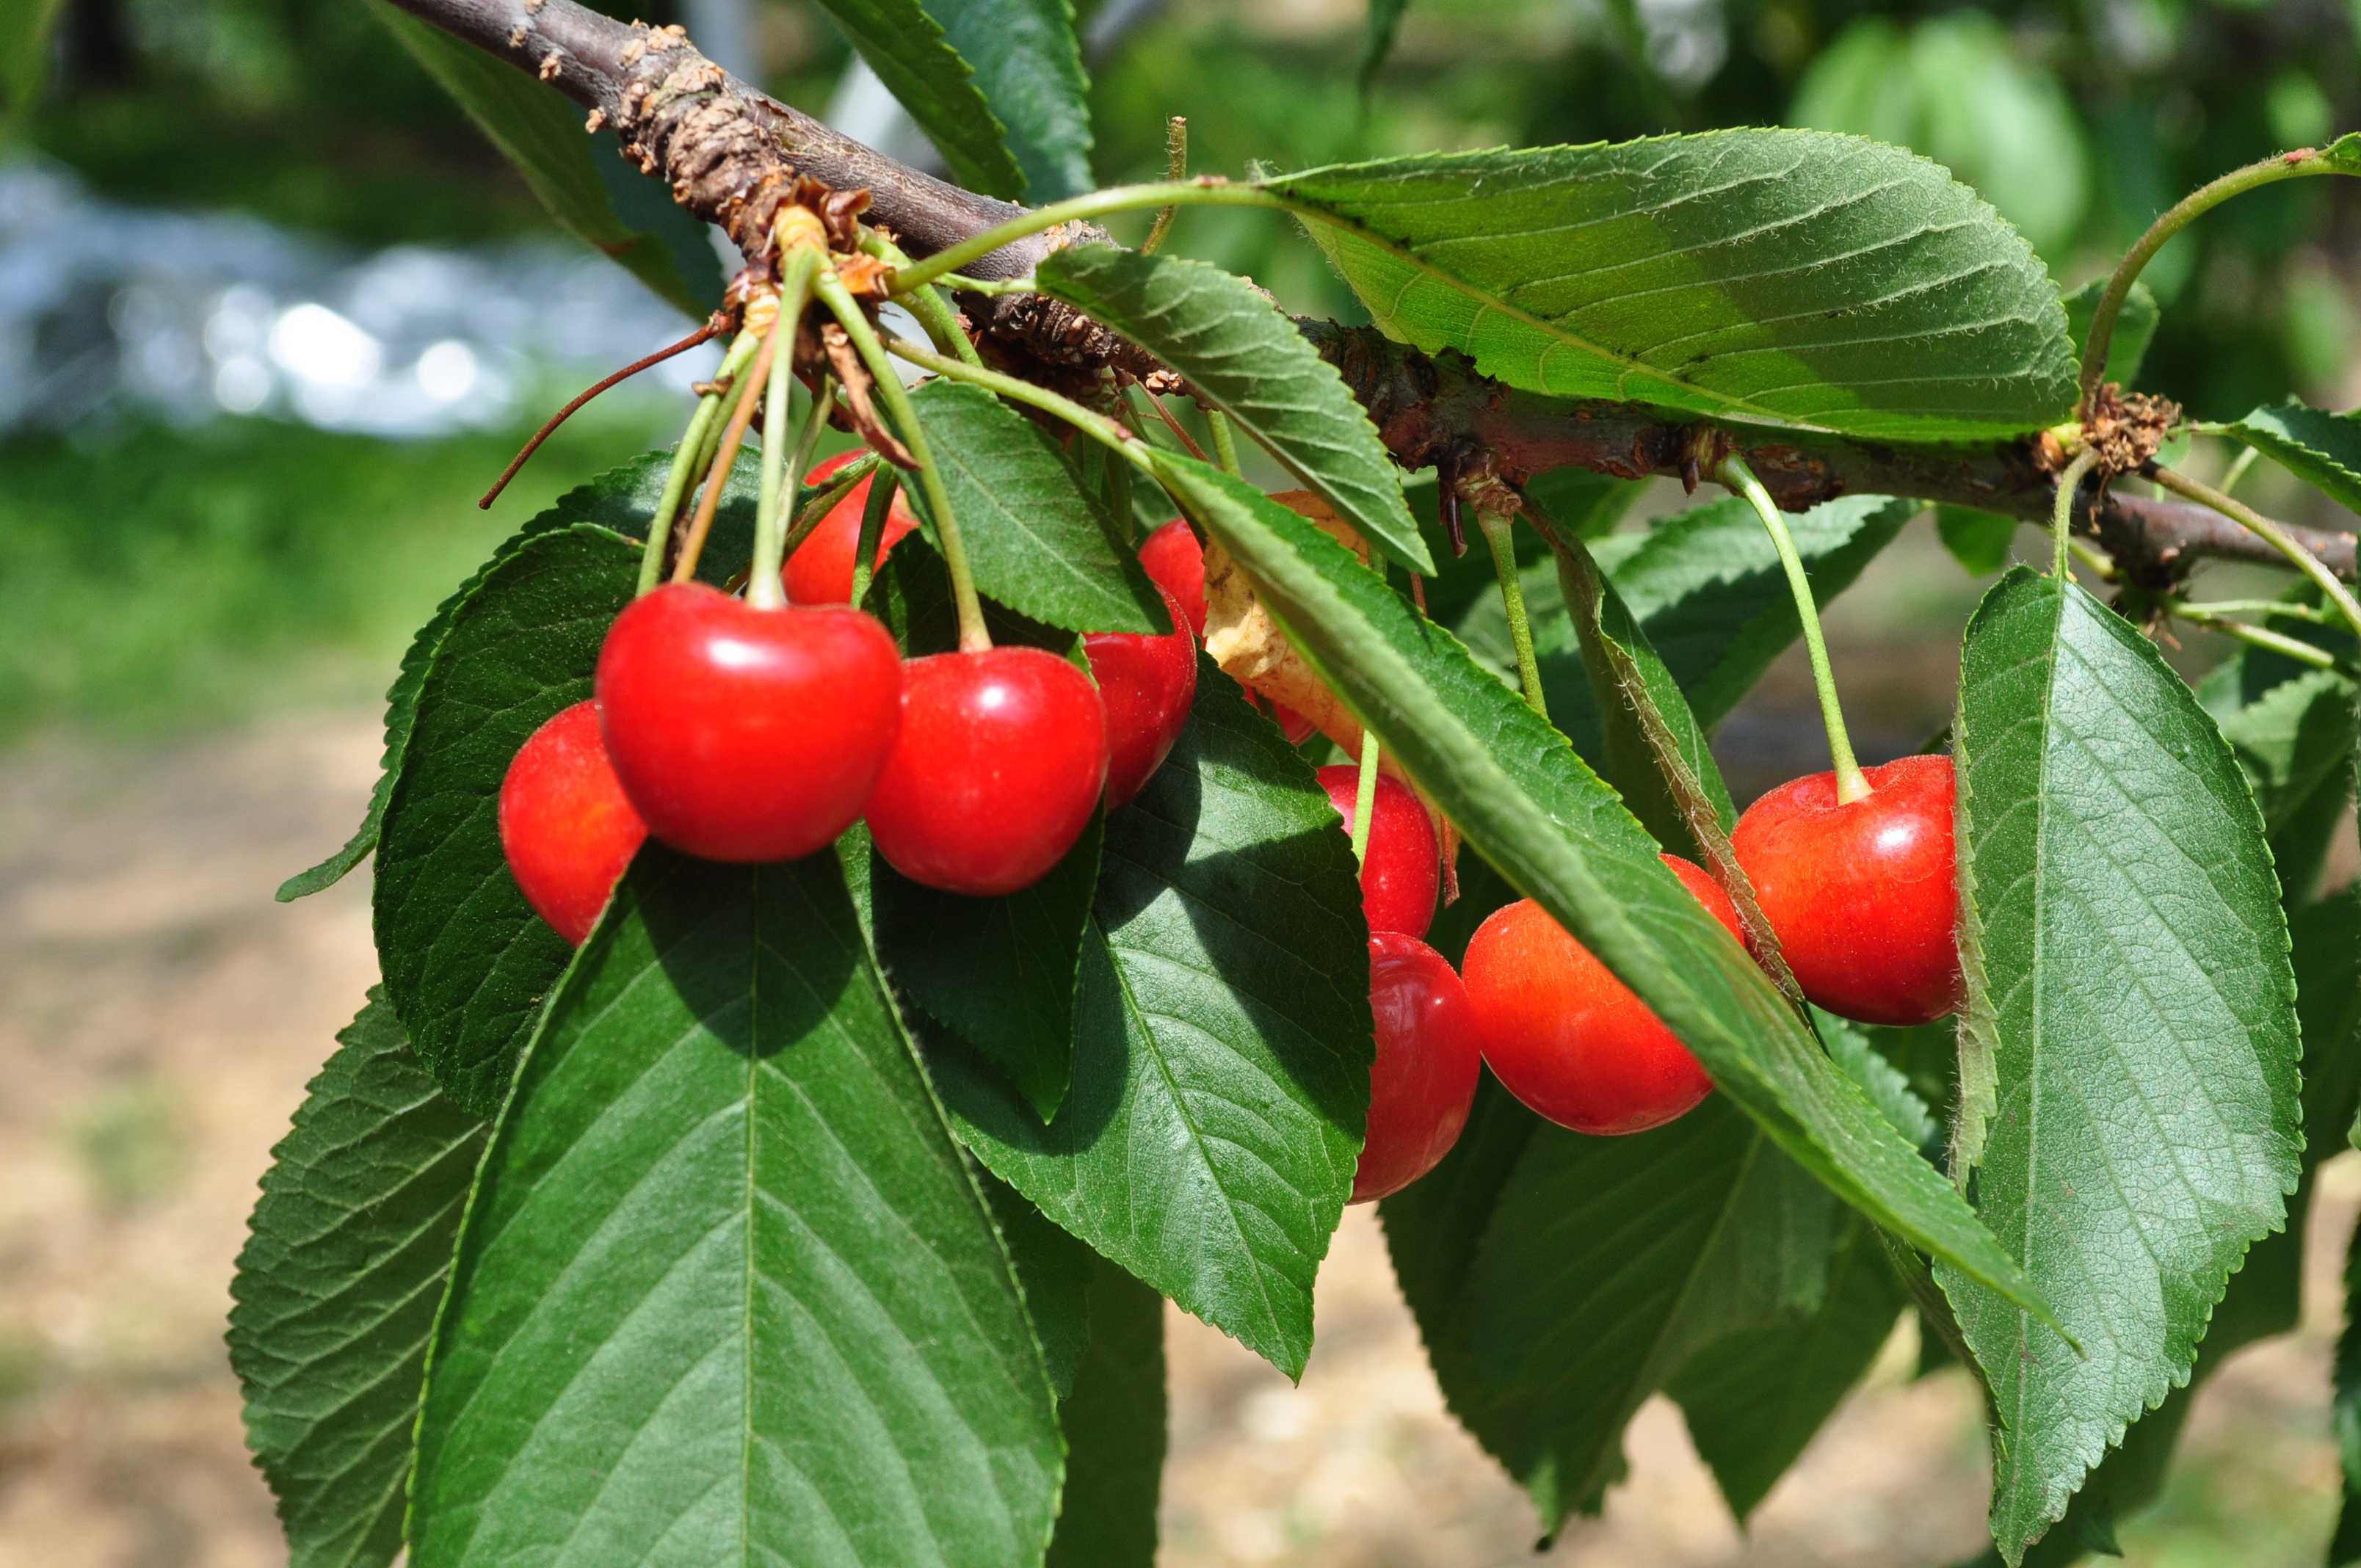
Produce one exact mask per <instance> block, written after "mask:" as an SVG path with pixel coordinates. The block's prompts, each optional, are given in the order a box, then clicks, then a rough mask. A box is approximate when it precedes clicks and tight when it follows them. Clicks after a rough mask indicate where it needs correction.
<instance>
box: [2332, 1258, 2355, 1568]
mask: <svg viewBox="0 0 2361 1568" xmlns="http://www.w3.org/2000/svg"><path fill="white" fill-rule="evenodd" d="M2335 1389H2336V1397H2335V1399H2334V1403H2333V1404H2332V1405H2331V1406H2330V1407H2329V1417H2330V1420H2331V1422H2332V1423H2333V1425H2334V1428H2335V1431H2336V1457H2337V1459H2338V1461H2339V1463H2340V1465H2341V1467H2342V1469H2343V1471H2344V1474H2345V1494H2344V1498H2343V1500H2342V1501H2341V1502H2340V1503H2339V1504H2338V1506H2337V1511H2336V1534H2335V1536H2334V1539H2332V1540H2331V1541H2329V1544H2328V1562H2329V1564H2330V1568H2345V1564H2346V1563H2361V1230H2356V1232H2355V1237H2354V1239H2353V1240H2352V1241H2351V1242H2349V1243H2347V1244H2346V1245H2345V1332H2344V1333H2343V1334H2341V1335H2339V1336H2338V1338H2337V1341H2336V1372H2335Z"/></svg>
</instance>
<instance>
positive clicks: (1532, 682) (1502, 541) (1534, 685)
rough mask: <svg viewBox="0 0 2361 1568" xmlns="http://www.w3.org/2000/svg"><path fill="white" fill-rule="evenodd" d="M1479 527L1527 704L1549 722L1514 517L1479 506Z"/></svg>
mask: <svg viewBox="0 0 2361 1568" xmlns="http://www.w3.org/2000/svg"><path fill="white" fill-rule="evenodd" d="M1476 526H1477V528H1479V529H1481V530H1483V532H1484V543H1485V544H1486V545H1488V547H1490V549H1491V552H1492V570H1493V572H1494V573H1496V574H1497V575H1498V576H1499V579H1500V606H1501V608H1502V609H1506V610H1507V611H1508V612H1509V641H1510V642H1511V643H1513V644H1514V645H1515V647H1516V650H1517V680H1518V683H1519V684H1520V685H1522V686H1523V687H1524V688H1525V701H1526V702H1528V703H1530V704H1532V710H1533V711H1534V712H1535V713H1538V714H1540V715H1541V716H1542V717H1543V718H1548V717H1549V698H1548V696H1547V695H1546V694H1544V693H1543V690H1542V666H1541V661H1540V660H1538V659H1536V658H1535V657H1533V628H1532V622H1531V620H1528V619H1527V618H1526V615H1525V586H1524V584H1523V583H1521V582H1520V581H1519V580H1518V578H1517V541H1516V535H1515V533H1514V532H1512V530H1511V528H1510V516H1509V514H1508V513H1507V512H1505V511H1500V510H1496V509H1494V508H1491V507H1482V506H1479V507H1477V509H1476Z"/></svg>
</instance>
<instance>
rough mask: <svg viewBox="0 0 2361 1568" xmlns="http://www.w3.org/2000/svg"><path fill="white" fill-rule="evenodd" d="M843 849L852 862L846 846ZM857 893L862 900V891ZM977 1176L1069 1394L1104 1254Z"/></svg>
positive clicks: (1046, 1355) (1060, 1389) (987, 1175)
mask: <svg viewBox="0 0 2361 1568" xmlns="http://www.w3.org/2000/svg"><path fill="white" fill-rule="evenodd" d="M838 854H839V857H840V859H841V860H844V861H846V862H847V863H848V865H849V864H850V862H851V857H850V856H849V855H848V854H847V853H846V851H845V850H843V849H842V848H840V849H839V850H838ZM852 880H854V879H853V878H852V877H851V876H848V877H847V878H846V881H847V882H848V883H850V882H851V881H852ZM853 897H854V902H855V903H856V904H858V903H859V900H860V894H859V893H858V892H857V891H856V892H855V893H854V894H853ZM976 1181H977V1185H978V1186H980V1187H982V1188H983V1196H984V1201H986V1202H987V1203H989V1204H991V1205H992V1218H993V1221H994V1223H996V1224H998V1225H999V1227H1000V1239H1001V1240H1002V1241H1003V1242H1005V1243H1006V1244H1007V1246H1008V1260H1009V1262H1011V1263H1013V1264H1015V1265H1016V1282H1017V1283H1018V1284H1019V1285H1022V1286H1023V1287H1024V1288H1025V1315H1026V1316H1027V1318H1029V1319H1031V1320H1032V1323H1033V1337H1034V1338H1035V1339H1037V1340H1038V1341H1040V1343H1041V1361H1042V1364H1043V1365H1045V1366H1046V1367H1047V1368H1048V1369H1049V1391H1050V1392H1051V1393H1053V1394H1055V1395H1056V1396H1057V1397H1058V1398H1060V1399H1063V1398H1066V1397H1067V1396H1069V1395H1071V1393H1073V1391H1074V1371H1075V1368H1076V1367H1077V1366H1078V1365H1080V1364H1081V1362H1082V1352H1083V1348H1084V1346H1085V1344H1086V1343H1087V1342H1088V1341H1089V1338H1090V1289H1091V1280H1092V1278H1093V1276H1094V1275H1095V1273H1096V1272H1097V1270H1098V1268H1099V1266H1100V1258H1099V1255H1097V1254H1096V1253H1094V1252H1093V1251H1091V1249H1090V1248H1088V1247H1086V1246H1084V1245H1082V1243H1081V1242H1079V1241H1077V1240H1075V1239H1074V1238H1073V1237H1072V1236H1070V1235H1068V1234H1066V1233H1065V1232H1063V1231H1061V1230H1060V1229H1059V1228H1058V1227H1057V1226H1056V1225H1054V1224H1052V1223H1049V1218H1048V1217H1047V1216H1046V1215H1044V1214H1043V1213H1042V1212H1041V1211H1040V1210H1038V1209H1036V1208H1035V1207H1033V1205H1032V1204H1030V1203H1028V1202H1027V1201H1025V1195H1024V1194H1023V1193H1021V1192H1019V1191H1017V1190H1016V1189H1015V1188H1014V1187H1011V1186H1009V1185H1008V1183H1006V1182H1005V1181H1003V1180H1001V1179H999V1178H998V1177H996V1176H994V1175H993V1174H992V1173H991V1172H989V1171H984V1172H980V1173H978V1175H977V1178H976ZM1069 1446H1070V1451H1071V1445H1069Z"/></svg>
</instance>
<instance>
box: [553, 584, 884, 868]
mask: <svg viewBox="0 0 2361 1568" xmlns="http://www.w3.org/2000/svg"><path fill="white" fill-rule="evenodd" d="M901 692H902V657H901V653H900V652H899V651H898V650H897V649H896V648H895V646H894V639H893V638H892V637H891V636H890V635H888V634H887V632H886V630H885V628H884V627H883V626H881V625H879V624H878V622H877V620H875V618H873V617H872V616H869V615H866V614H863V613H862V611H860V610H857V609H846V608H843V607H835V608H829V609H793V608H786V609H756V608H755V607H754V606H752V605H750V604H748V603H746V602H745V601H744V600H742V599H736V598H730V596H729V595H727V594H724V593H721V592H719V590H717V589H714V588H709V587H705V586H704V585H703V584H700V583H671V584H667V585H666V586H664V587H660V588H658V589H656V590H655V591H654V592H653V593H650V594H643V595H642V596H641V597H640V598H637V599H634V600H633V601H632V602H631V606H630V608H628V609H625V610H624V611H623V613H622V614H621V615H620V616H618V617H616V618H615V624H614V626H613V627H612V628H610V629H609V630H608V633H607V642H606V646H605V647H603V648H601V649H600V650H599V652H598V717H599V723H600V728H601V729H602V730H603V732H604V734H605V736H606V740H607V754H608V755H609V757H612V758H613V759H614V762H615V773H616V774H617V775H618V776H619V777H620V779H621V780H622V782H623V792H624V793H625V794H626V795H630V796H631V804H632V805H633V806H637V807H638V808H639V813H640V815H641V817H644V818H645V819H646V821H647V825H648V831H650V832H651V833H653V834H654V835H655V836H656V837H657V838H659V839H663V840H664V842H665V843H667V844H670V845H671V846H672V847H673V848H674V849H675V850H686V851H687V852H688V853H690V854H692V855H702V856H704V857H705V858H706V859H707V860H711V861H785V860H793V859H795V858H796V857H797V856H799V855H807V854H810V853H811V852H812V851H813V850H817V849H819V848H820V847H821V846H822V845H825V844H827V843H829V841H830V840H832V839H835V838H836V836H837V835H838V834H840V833H841V832H843V831H844V830H845V829H846V828H849V827H851V825H852V823H853V821H854V819H856V818H857V817H860V815H861V812H862V807H863V806H866V805H867V804H868V802H869V795H870V791H871V790H872V789H873V788H874V787H875V786H876V784H877V779H878V775H879V774H880V773H883V772H884V767H885V759H886V757H887V755H888V754H889V753H890V752H891V751H893V749H894V738H895V734H896V733H898V732H899V730H900V729H901V722H902V706H901Z"/></svg>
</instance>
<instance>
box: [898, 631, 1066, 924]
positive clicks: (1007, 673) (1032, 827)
mask: <svg viewBox="0 0 2361 1568" xmlns="http://www.w3.org/2000/svg"><path fill="white" fill-rule="evenodd" d="M1106 774H1107V741H1106V713H1105V710H1104V707H1102V706H1101V705H1100V702H1099V694H1098V691H1097V689H1096V688H1095V687H1093V685H1091V680H1090V677H1089V676H1088V675H1085V674H1082V671H1080V670H1078V669H1076V668H1075V667H1074V666H1073V665H1071V664H1070V663H1066V661H1064V660H1063V659H1060V658H1059V657H1058V656H1057V655H1056V654H1054V653H1046V652H1042V651H1041V650H1040V649H1038V648H989V649H985V650H983V652H974V653H937V654H935V655H933V656H932V657H930V658H925V659H913V660H911V661H910V662H909V663H908V664H907V665H906V666H904V670H903V681H902V735H901V739H900V740H897V741H895V745H894V754H893V757H892V759H891V760H890V761H888V762H886V764H885V772H884V776H883V777H881V778H880V779H879V780H878V781H877V793H876V794H875V795H872V796H871V797H870V801H869V831H870V833H871V835H872V836H873V838H874V839H875V840H876V844H877V852H878V853H879V854H881V855H883V856H884V857H885V861H886V863H887V864H889V865H891V866H892V867H893V868H894V869H895V871H897V872H901V873H902V874H903V875H904V876H906V877H908V878H909V879H910V880H911V881H912V882H917V883H925V884H926V885H927V886H928V887H937V888H941V889H942V890H943V891H944V892H946V893H964V894H972V895H973V896H976V897H990V896H994V895H997V894H1006V893H1015V892H1016V890H1017V889H1018V888H1021V887H1028V886H1030V885H1031V884H1033V883H1036V882H1038V881H1040V880H1041V878H1042V876H1043V875H1045V874H1046V873H1047V872H1049V868H1050V867H1051V866H1054V865H1056V864H1057V863H1058V861H1059V860H1060V857H1062V856H1063V855H1064V854H1065V852H1066V851H1067V850H1070V849H1071V848H1072V847H1073V843H1074V840H1075V839H1078V838H1080V837H1082V829H1083V828H1084V827H1086V826H1087V825H1088V824H1089V822H1090V819H1091V813H1092V811H1093V809H1094V808H1095V807H1096V806H1098V802H1099V795H1100V794H1101V793H1102V792H1103V791H1104V788H1105V787H1106Z"/></svg>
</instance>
